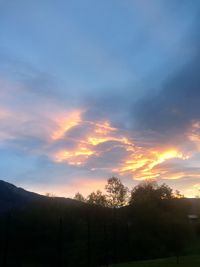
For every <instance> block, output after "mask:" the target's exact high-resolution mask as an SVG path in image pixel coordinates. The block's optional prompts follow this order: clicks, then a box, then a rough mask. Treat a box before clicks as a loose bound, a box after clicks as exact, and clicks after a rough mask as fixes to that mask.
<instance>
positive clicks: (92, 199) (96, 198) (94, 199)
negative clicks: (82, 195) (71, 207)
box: [87, 190, 108, 207]
mask: <svg viewBox="0 0 200 267" xmlns="http://www.w3.org/2000/svg"><path fill="white" fill-rule="evenodd" d="M87 202H88V203H89V204H94V205H99V206H102V207H106V206H107V204H108V203H107V199H106V196H105V195H104V194H103V193H102V192H101V191H100V190H97V191H96V192H92V193H91V194H89V196H88V197H87Z"/></svg>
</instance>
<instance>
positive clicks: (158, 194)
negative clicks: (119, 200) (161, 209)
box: [129, 180, 175, 204]
mask: <svg viewBox="0 0 200 267" xmlns="http://www.w3.org/2000/svg"><path fill="white" fill-rule="evenodd" d="M174 197H175V194H174V193H173V190H172V189H171V188H170V187H169V186H168V185H166V184H161V185H158V183H157V182H155V181H152V180H148V181H144V182H142V183H140V184H139V185H137V186H135V187H134V188H133V189H132V191H131V197H130V201H129V203H130V204H134V203H135V202H146V201H158V200H162V199H172V198H174Z"/></svg>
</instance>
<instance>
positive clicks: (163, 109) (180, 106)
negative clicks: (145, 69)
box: [132, 34, 200, 137]
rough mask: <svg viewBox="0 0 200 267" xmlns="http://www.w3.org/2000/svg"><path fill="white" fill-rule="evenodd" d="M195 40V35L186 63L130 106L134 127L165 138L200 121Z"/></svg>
mask: <svg viewBox="0 0 200 267" xmlns="http://www.w3.org/2000/svg"><path fill="white" fill-rule="evenodd" d="M199 41H200V37H199V35H198V34H196V36H195V37H193V38H192V44H191V49H193V51H192V54H193V56H192V57H191V59H190V60H189V62H188V63H187V64H185V65H184V66H183V67H182V68H181V69H180V70H178V71H177V72H176V73H173V74H171V75H170V76H169V77H168V79H167V80H165V82H164V83H163V85H162V86H161V89H160V90H158V91H157V93H149V94H148V95H146V96H145V98H143V99H141V100H140V101H139V102H138V103H137V105H135V106H134V108H133V110H132V111H133V113H132V114H134V117H135V121H134V123H135V127H136V128H138V129H143V130H150V131H153V132H157V133H159V134H164V135H167V136H168V137H169V136H174V135H180V134H183V133H184V132H186V131H187V129H188V128H189V127H190V126H191V123H192V122H193V121H195V120H200V108H199V103H200V75H199V69H200V47H199V46H197V47H195V45H196V44H198V43H199ZM194 47H195V48H194Z"/></svg>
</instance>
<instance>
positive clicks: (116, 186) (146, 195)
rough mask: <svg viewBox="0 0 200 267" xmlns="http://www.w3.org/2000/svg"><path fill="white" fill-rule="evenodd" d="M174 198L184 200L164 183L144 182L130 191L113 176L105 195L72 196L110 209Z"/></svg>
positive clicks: (97, 193)
mask: <svg viewBox="0 0 200 267" xmlns="http://www.w3.org/2000/svg"><path fill="white" fill-rule="evenodd" d="M174 198H184V196H183V195H182V194H181V193H180V192H179V191H178V190H176V191H174V190H173V189H172V188H170V187H169V186H168V185H167V184H165V183H163V184H161V185H158V183H157V182H156V181H154V180H146V181H143V182H141V183H139V184H138V185H137V186H135V187H133V188H132V189H131V190H130V189H129V188H128V187H127V186H125V185H124V184H123V183H122V181H121V180H120V179H119V178H117V177H114V176H113V177H111V178H109V179H108V180H107V184H106V185H105V193H103V192H102V191H101V190H97V191H96V192H95V191H93V192H91V193H90V194H89V195H88V196H87V197H84V196H83V195H82V194H81V193H79V192H77V193H76V194H75V196H74V199H76V200H78V201H81V202H85V203H89V204H92V205H98V206H102V207H110V208H120V207H123V206H126V205H133V204H134V203H135V202H138V201H139V202H143V201H146V200H150V201H153V200H161V199H163V200H164V199H168V200H170V199H174Z"/></svg>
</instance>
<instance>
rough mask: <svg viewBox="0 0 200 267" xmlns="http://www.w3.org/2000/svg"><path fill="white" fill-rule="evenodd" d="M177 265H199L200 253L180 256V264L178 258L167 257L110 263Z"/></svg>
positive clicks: (139, 266)
mask: <svg viewBox="0 0 200 267" xmlns="http://www.w3.org/2000/svg"><path fill="white" fill-rule="evenodd" d="M175 266H176V267H177V266H180V267H197V266H198V267H199V266H200V255H192V256H183V257H180V260H179V264H177V262H176V258H167V259H158V260H148V261H139V262H130V263H124V264H116V265H110V267H175Z"/></svg>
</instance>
